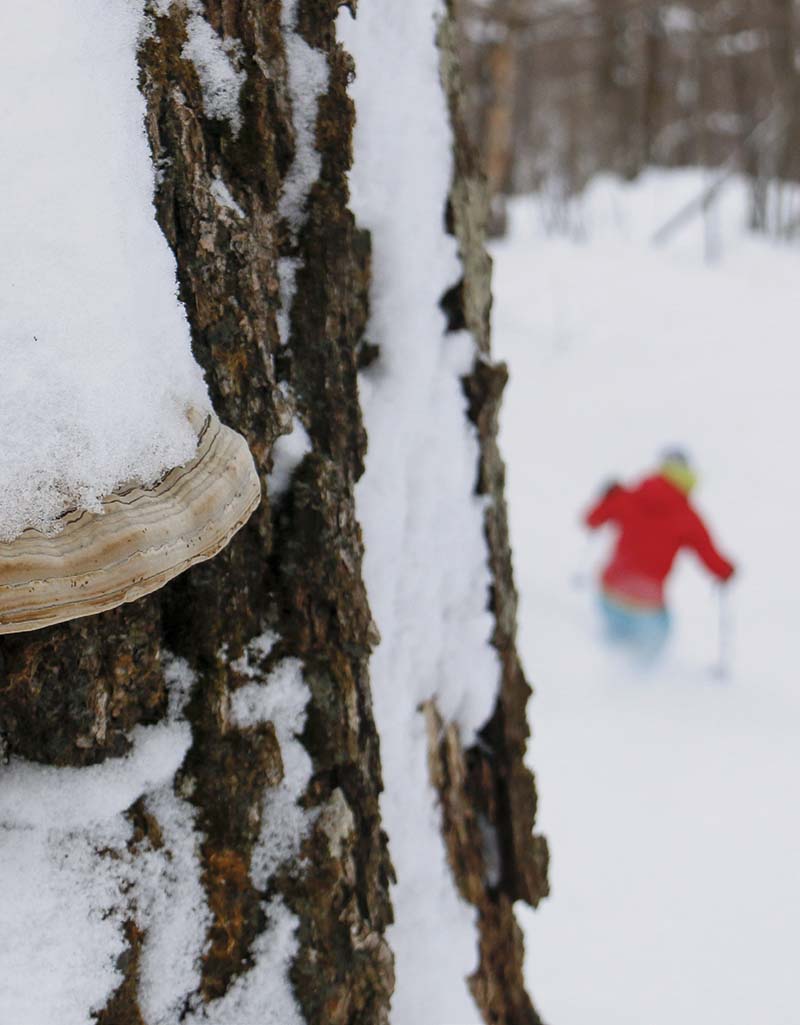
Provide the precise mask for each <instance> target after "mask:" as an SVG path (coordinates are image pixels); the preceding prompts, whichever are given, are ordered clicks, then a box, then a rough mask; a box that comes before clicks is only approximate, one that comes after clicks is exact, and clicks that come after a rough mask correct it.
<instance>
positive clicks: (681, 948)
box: [494, 173, 800, 1025]
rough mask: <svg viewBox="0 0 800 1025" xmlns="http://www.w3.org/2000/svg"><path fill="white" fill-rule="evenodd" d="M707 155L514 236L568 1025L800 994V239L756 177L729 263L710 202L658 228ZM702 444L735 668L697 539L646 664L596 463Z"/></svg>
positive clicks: (516, 467) (529, 559) (539, 996)
mask: <svg viewBox="0 0 800 1025" xmlns="http://www.w3.org/2000/svg"><path fill="white" fill-rule="evenodd" d="M701 181H702V180H701V178H700V176H699V175H698V174H697V173H671V174H651V175H649V176H647V177H646V179H645V181H644V182H643V183H640V184H639V185H636V186H625V187H621V186H618V185H615V184H613V183H611V182H599V183H598V184H597V185H595V186H594V187H593V189H592V190H591V193H590V195H589V196H588V197H587V198H586V200H585V202H584V204H583V205H582V208H581V209H580V210H573V211H572V213H571V218H570V219H571V224H572V227H573V231H572V234H571V237H565V236H564V235H563V234H562V235H561V236H560V237H554V236H549V237H548V235H547V234H546V233H545V231H544V230H543V216H542V214H543V211H542V208H541V207H538V206H537V205H536V204H535V203H534V202H533V201H531V200H521V201H519V202H518V203H517V205H516V206H515V208H514V210H513V213H512V232H511V235H510V238H509V240H508V241H507V242H505V243H503V244H500V245H498V246H497V247H496V248H495V253H494V255H495V258H496V278H495V290H496V306H495V344H496V351H497V354H498V356H499V357H500V358H503V359H506V360H508V361H509V362H510V364H511V368H512V378H511V384H510V387H509V392H508V395H507V400H506V407H505V413H504V418H503V425H502V430H503V438H502V441H503V445H504V450H505V453H506V456H507V458H508V460H509V464H510V470H509V491H510V495H509V497H510V507H511V520H512V532H513V539H514V545H515V550H516V567H517V574H518V582H519V585H520V590H521V596H522V604H521V643H522V649H523V654H524V657H525V660H526V665H527V669H528V673H529V675H530V677H531V679H532V682H533V683H534V685H535V687H536V691H537V694H536V698H535V701H534V702H533V704H532V708H531V714H532V721H533V723H534V726H535V737H534V741H533V743H532V745H531V753H530V758H531V763H532V766H533V767H534V768H535V770H536V772H537V775H538V780H539V787H540V793H541V815H540V826H541V828H542V830H543V831H544V832H546V833H547V835H548V837H549V839H550V843H551V851H552V857H553V861H552V873H551V879H552V891H553V893H552V897H551V899H550V900H549V901H548V902H546V903H545V905H543V906H542V908H541V909H540V910H539V911H538V912H537V913H535V914H528V913H526V912H524V911H523V912H522V917H523V921H524V924H525V926H526V930H527V936H528V948H529V949H528V973H529V980H530V985H531V990H532V992H533V994H534V996H535V998H536V1000H537V1002H538V1005H539V1008H540V1012H541V1013H542V1015H543V1017H544V1018H545V1020H546V1021H547V1022H549V1023H552V1025H586V1023H587V1022H592V1023H594V1025H674V1023H675V1022H676V1021H683V1022H687V1023H689V1025H753V1023H754V1022H769V1023H770V1025H790V1023H791V1025H794V1023H796V1021H797V1010H796V982H795V978H796V964H795V951H796V947H797V932H798V925H797V920H798V912H799V911H800V873H798V870H797V845H798V840H800V823H798V812H797V808H796V801H795V794H796V791H797V788H798V785H800V750H798V744H797V735H798V719H799V718H800V692H799V691H798V688H797V683H796V676H797V674H796V669H795V663H796V657H797V656H796V650H797V645H796V642H795V640H794V636H795V621H796V618H797V597H796V595H795V590H794V582H795V581H796V580H797V579H798V574H800V546H798V545H797V544H796V543H795V541H794V536H795V530H796V527H795V519H796V510H797V507H798V497H800V496H799V495H798V492H799V491H800V484H799V483H798V474H797V473H796V471H795V469H794V466H793V462H794V458H793V457H794V452H793V446H794V443H795V439H796V438H797V436H798V431H797V428H798V426H799V425H800V412H798V403H797V379H798V371H800V349H798V345H797V338H796V334H797V324H796V321H797V317H796V313H797V307H796V294H797V293H796V289H797V275H798V264H800V251H799V250H798V249H797V248H792V247H789V246H788V245H782V244H777V243H769V242H766V241H763V240H759V239H756V238H754V237H752V236H748V235H747V234H746V232H745V231H744V229H743V227H742V224H743V220H744V213H743V210H744V205H745V199H744V195H743V191H742V190H741V189H740V188H739V187H738V186H737V185H736V184H735V183H734V184H733V185H732V186H731V188H730V189H729V190H728V193H727V194H726V196H725V198H724V201H723V204H722V209H721V210H720V211H718V212H717V214H716V215H715V223H714V224H713V225H712V227H713V231H714V237H715V239H716V244H717V248H718V251H719V254H720V256H719V259H717V261H716V262H714V263H711V264H709V263H707V262H705V260H704V243H703V226H702V224H692V225H690V226H688V227H687V228H686V229H685V230H684V231H683V232H682V233H680V234H679V235H678V236H676V238H675V239H674V240H673V241H672V242H670V244H669V245H668V246H666V247H664V248H660V249H656V248H654V247H653V246H652V245H651V244H650V241H649V240H650V237H651V235H652V232H653V230H654V229H655V228H656V227H658V226H659V225H660V223H662V222H663V221H664V220H666V219H667V218H668V217H669V216H670V215H671V214H672V213H674V212H675V211H676V210H677V209H678V208H679V207H680V206H681V205H682V203H683V202H684V200H685V199H686V198H687V197H690V196H691V195H693V194H694V193H696V192H697V191H698V189H699V188H700V185H701ZM676 443H677V444H681V445H685V446H686V447H687V448H688V449H689V450H690V451H691V452H692V453H693V454H694V457H695V460H696V462H697V464H698V466H699V468H700V471H701V475H702V479H701V485H700V488H699V489H698V493H697V496H696V498H697V504H698V506H699V508H700V509H701V511H702V512H703V513H704V514H705V515H706V517H707V518H708V520H709V522H710V524H711V526H712V529H713V531H714V533H715V536H716V538H717V540H718V542H719V543H720V546H721V547H722V549H723V551H726V552H727V553H729V554H730V556H731V557H732V558H733V559H734V561H736V562H737V563H738V565H739V567H740V573H739V576H738V578H737V582H736V584H735V586H734V587H733V588H732V591H731V594H730V606H731V612H732V615H733V626H734V631H733V632H734V635H735V636H734V639H735V650H734V651H733V655H732V672H731V673H730V675H729V677H728V678H727V679H725V680H721V679H719V678H717V677H715V676H714V675H713V674H712V673H711V672H710V667H711V666H712V664H713V663H714V661H715V659H716V653H717V642H718V638H717V628H718V620H717V611H718V610H717V604H716V594H715V591H714V588H713V587H712V584H711V583H710V581H709V580H708V578H707V577H705V576H704V575H703V574H702V572H701V571H700V570H699V569H698V568H697V566H696V564H695V563H694V562H693V561H692V559H691V557H688V556H687V557H686V559H685V561H682V562H680V564H679V566H678V570H677V573H676V575H675V579H674V580H673V584H672V589H671V595H670V597H671V603H672V606H673V609H674V611H675V613H676V619H677V622H676V629H675V633H674V636H673V639H672V644H671V648H670V650H669V652H668V654H667V655H666V656H665V658H664V660H663V663H662V664H661V666H660V667H658V668H657V669H656V670H654V671H652V672H651V673H649V674H647V675H641V674H638V675H637V673H636V672H635V671H634V670H633V668H632V667H631V666H630V665H629V664H628V663H627V662H626V661H625V659H624V658H622V657H621V656H620V655H619V653H616V652H610V651H608V650H607V649H606V648H605V647H604V646H603V644H602V643H601V641H600V639H599V637H598V633H597V623H596V621H595V615H594V612H595V610H594V608H593V589H592V588H591V587H590V586H588V585H587V583H586V581H585V580H584V581H583V584H582V586H581V580H580V577H581V575H584V576H585V574H586V570H587V567H589V566H591V565H592V564H593V563H594V564H596V562H597V560H598V558H599V557H601V556H602V553H603V551H604V550H605V548H606V547H607V545H608V540H609V539H608V537H607V536H606V537H603V538H601V539H599V540H598V542H597V543H595V544H594V545H593V546H592V547H591V548H590V547H588V543H587V541H586V539H585V537H584V536H583V532H582V530H581V528H580V527H579V524H578V520H579V515H580V513H581V512H582V510H583V509H584V508H585V506H586V504H587V503H588V502H589V501H590V500H591V499H592V497H593V493H594V490H595V488H596V487H597V486H598V485H599V484H600V482H601V481H603V480H604V479H607V478H609V477H612V476H621V477H622V478H624V479H628V478H630V477H632V476H636V475H637V474H638V473H639V472H641V471H644V470H648V469H650V468H651V467H652V464H653V461H654V458H655V456H656V454H657V453H658V451H659V450H660V449H662V448H663V446H664V445H674V444H676ZM576 578H577V579H576Z"/></svg>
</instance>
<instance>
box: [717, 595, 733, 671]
mask: <svg viewBox="0 0 800 1025" xmlns="http://www.w3.org/2000/svg"><path fill="white" fill-rule="evenodd" d="M726 591H727V588H726V587H725V585H724V584H717V610H718V616H719V624H718V628H717V643H718V655H717V665H716V667H715V675H716V676H719V677H720V678H725V677H727V676H728V675H729V674H730V669H731V614H730V606H729V604H728V595H727V593H726Z"/></svg>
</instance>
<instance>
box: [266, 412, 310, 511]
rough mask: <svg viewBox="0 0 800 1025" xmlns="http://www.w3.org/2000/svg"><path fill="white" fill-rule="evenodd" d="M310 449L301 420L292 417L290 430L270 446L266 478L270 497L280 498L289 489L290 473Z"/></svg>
mask: <svg viewBox="0 0 800 1025" xmlns="http://www.w3.org/2000/svg"><path fill="white" fill-rule="evenodd" d="M311 449H312V445H311V439H310V438H309V436H308V433H307V432H306V429H305V427H304V426H303V424H302V421H301V420H300V418H299V417H294V419H293V421H292V430H291V432H290V433H289V434H282V435H281V436H280V437H279V438H278V439H277V440H276V442H275V444H274V445H273V446H272V470H271V471H270V474H269V477H268V478H267V493H268V494H269V496H270V499H273V500H274V499H275V498H276V497H277V498H280V496H281V495H284V494H285V493H286V492H287V491H288V490H289V484H290V482H291V479H292V474H293V473H294V471H295V470H296V469H297V467H298V466H299V465H300V463H301V462H302V461H303V457H304V456H305V455H307V454H308V453H309V452H310V451H311Z"/></svg>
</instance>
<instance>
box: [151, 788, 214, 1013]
mask: <svg viewBox="0 0 800 1025" xmlns="http://www.w3.org/2000/svg"><path fill="white" fill-rule="evenodd" d="M145 807H146V809H147V812H148V813H149V814H150V815H152V816H153V817H154V818H155V819H156V821H157V822H158V824H159V827H160V829H161V834H162V840H163V847H160V848H159V849H158V850H155V849H153V848H150V849H148V850H144V851H142V850H140V851H138V852H137V853H136V855H135V857H134V858H133V859H132V863H131V875H132V878H133V881H134V891H133V892H134V896H135V902H136V921H137V924H138V926H139V928H140V929H142V930H143V932H144V942H143V944H142V952H141V959H140V968H139V1005H140V1007H141V1009H142V1014H143V1016H144V1019H145V1021H146V1022H147V1025H174V1022H176V1021H179V1020H180V1018H181V1012H182V1011H183V1007H184V1004H185V1002H186V998H187V995H188V994H191V993H194V992H196V990H197V989H198V987H199V985H200V963H201V956H202V953H203V949H204V947H205V944H206V935H207V930H208V927H209V925H210V923H211V914H210V912H209V910H208V906H207V904H206V894H205V890H204V889H203V884H202V871H201V866H200V856H199V844H200V840H201V838H202V835H201V834H200V833H199V832H198V830H197V828H196V822H195V819H196V811H195V809H194V808H193V807H192V806H191V805H190V804H188V803H187V802H186V801H183V800H181V799H180V798H179V797H177V796H176V794H175V793H174V791H173V789H172V786H171V785H168V786H164V787H162V788H161V789H159V790H157V791H155V792H154V793H152V794H150V795H149V796H148V797H147V800H146V802H145Z"/></svg>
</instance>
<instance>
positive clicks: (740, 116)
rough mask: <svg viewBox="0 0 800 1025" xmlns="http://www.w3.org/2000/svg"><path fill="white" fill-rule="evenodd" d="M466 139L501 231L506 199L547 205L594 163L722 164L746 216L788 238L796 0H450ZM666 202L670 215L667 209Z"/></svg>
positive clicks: (615, 168) (714, 178)
mask: <svg viewBox="0 0 800 1025" xmlns="http://www.w3.org/2000/svg"><path fill="white" fill-rule="evenodd" d="M459 3H460V23H461V45H462V47H463V55H462V56H463V61H464V71H465V78H466V89H467V96H468V104H467V117H468V124H469V128H470V131H471V134H472V136H473V138H474V140H475V142H476V144H477V146H478V148H479V150H480V151H481V153H482V157H483V161H484V166H485V170H486V174H487V177H488V180H489V187H490V192H491V194H492V197H493V222H494V224H493V228H494V232H495V233H496V234H498V233H502V231H503V228H504V221H505V218H504V206H505V202H504V201H505V197H507V196H509V195H513V194H516V193H522V192H531V191H537V192H540V193H546V194H547V195H548V197H549V198H551V199H552V203H551V209H552V211H553V216H554V217H556V218H557V217H558V211H559V209H563V207H564V204H565V203H566V202H567V201H568V200H569V198H570V197H572V196H574V195H575V194H576V193H579V192H580V190H581V189H582V188H583V187H584V185H585V184H586V183H587V182H588V181H589V180H590V179H591V178H592V177H593V176H594V175H595V174H597V173H599V172H613V173H616V174H619V175H621V176H623V177H625V178H628V179H632V178H635V177H636V176H637V175H638V174H639V173H640V172H641V171H642V170H643V169H644V168H645V167H647V166H651V165H659V166H672V167H676V166H690V165H691V166H702V167H707V168H710V169H718V170H715V171H714V173H712V174H710V175H709V176H708V182H709V184H708V191H707V193H706V194H704V195H701V196H699V197H698V201H697V202H698V205H699V206H701V205H703V204H706V203H709V202H711V200H712V199H713V196H714V194H715V193H716V191H718V190H719V189H720V187H721V185H722V184H723V183H724V181H725V180H726V179H727V178H728V177H729V176H732V175H734V174H737V173H744V174H745V175H747V177H748V179H749V181H750V182H751V183H752V204H751V221H752V226H753V227H754V228H756V229H760V230H767V231H770V232H771V233H774V234H776V235H780V236H783V237H792V236H795V235H797V234H800V203H799V202H798V190H797V189H795V188H791V187H789V188H787V187H786V185H787V183H791V182H796V181H798V180H799V179H800V113H799V112H800V59H799V57H798V31H799V26H800V4H799V3H798V2H797V0H689V2H685V3H674V2H673V3H668V2H664V0H459ZM679 213H680V212H679Z"/></svg>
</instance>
